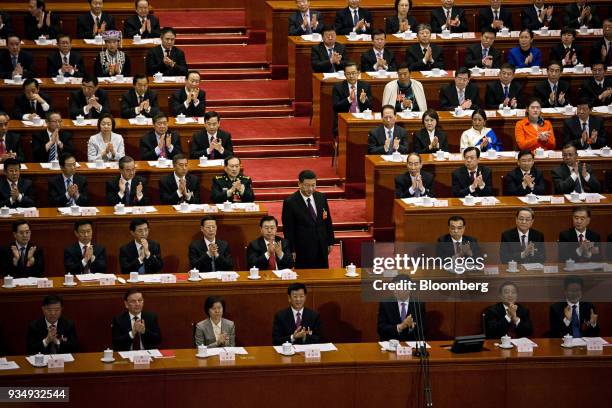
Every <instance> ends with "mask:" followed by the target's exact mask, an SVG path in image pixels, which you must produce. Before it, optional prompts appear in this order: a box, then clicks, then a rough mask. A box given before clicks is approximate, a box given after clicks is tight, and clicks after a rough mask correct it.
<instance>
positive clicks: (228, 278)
mask: <svg viewBox="0 0 612 408" xmlns="http://www.w3.org/2000/svg"><path fill="white" fill-rule="evenodd" d="M236 280H237V276H236V275H234V274H233V273H222V274H221V282H236Z"/></svg>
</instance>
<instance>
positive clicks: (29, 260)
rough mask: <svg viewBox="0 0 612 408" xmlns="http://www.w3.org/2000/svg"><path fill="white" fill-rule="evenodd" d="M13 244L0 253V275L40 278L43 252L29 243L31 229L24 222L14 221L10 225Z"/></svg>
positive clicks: (43, 258)
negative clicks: (0, 268)
mask: <svg viewBox="0 0 612 408" xmlns="http://www.w3.org/2000/svg"><path fill="white" fill-rule="evenodd" d="M12 229H13V238H14V239H15V240H14V241H13V242H11V243H9V244H8V245H7V246H6V248H2V251H1V252H0V267H2V272H1V273H0V275H2V276H6V275H11V276H12V277H13V278H28V277H30V276H35V277H42V276H44V274H45V257H44V255H43V250H42V248H41V247H38V246H36V245H34V244H32V242H31V237H32V229H31V228H30V223H28V222H27V221H26V220H24V219H21V220H16V221H14V222H13V225H12Z"/></svg>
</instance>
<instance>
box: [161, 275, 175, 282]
mask: <svg viewBox="0 0 612 408" xmlns="http://www.w3.org/2000/svg"><path fill="white" fill-rule="evenodd" d="M160 282H161V283H176V276H174V275H162V276H161V280H160Z"/></svg>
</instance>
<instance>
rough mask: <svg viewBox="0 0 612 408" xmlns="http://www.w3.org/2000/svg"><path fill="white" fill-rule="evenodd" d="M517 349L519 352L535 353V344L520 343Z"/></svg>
mask: <svg viewBox="0 0 612 408" xmlns="http://www.w3.org/2000/svg"><path fill="white" fill-rule="evenodd" d="M516 350H517V351H518V352H519V353H533V344H529V343H519V344H518V345H517V346H516Z"/></svg>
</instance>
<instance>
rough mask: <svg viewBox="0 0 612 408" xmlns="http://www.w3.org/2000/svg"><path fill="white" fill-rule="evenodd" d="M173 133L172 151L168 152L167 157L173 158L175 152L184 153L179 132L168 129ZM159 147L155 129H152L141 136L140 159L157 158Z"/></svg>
mask: <svg viewBox="0 0 612 408" xmlns="http://www.w3.org/2000/svg"><path fill="white" fill-rule="evenodd" d="M168 132H169V133H170V134H171V135H172V137H171V140H172V146H173V148H172V151H171V152H167V154H166V158H168V159H172V158H173V157H174V155H175V154H179V153H183V151H182V149H181V139H180V136H179V134H178V132H175V131H171V130H168ZM156 147H157V138H156V136H155V130H150V131H148V132H147V133H145V134H144V135H143V136H142V137H141V138H140V160H157V159H158V156H157V153H155V148H156Z"/></svg>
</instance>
